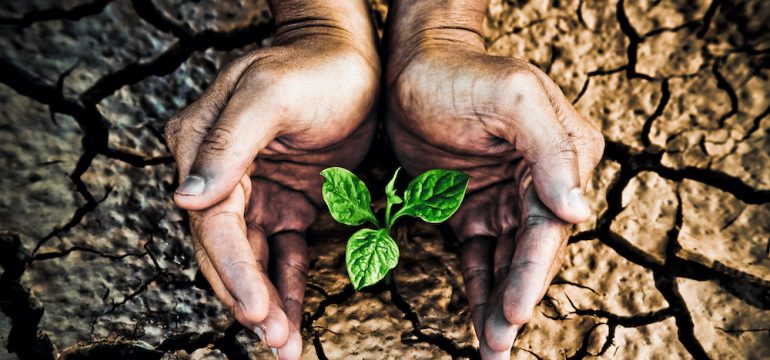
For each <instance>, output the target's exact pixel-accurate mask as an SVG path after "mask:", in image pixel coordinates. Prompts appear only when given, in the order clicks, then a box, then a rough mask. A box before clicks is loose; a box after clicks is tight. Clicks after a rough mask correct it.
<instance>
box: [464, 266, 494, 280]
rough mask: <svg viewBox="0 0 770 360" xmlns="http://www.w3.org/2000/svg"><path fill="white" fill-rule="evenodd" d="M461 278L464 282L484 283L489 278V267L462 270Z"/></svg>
mask: <svg viewBox="0 0 770 360" xmlns="http://www.w3.org/2000/svg"><path fill="white" fill-rule="evenodd" d="M463 279H465V283H472V282H474V281H482V282H484V283H486V282H488V281H489V280H490V274H489V269H487V268H485V267H480V266H479V267H473V268H470V269H465V270H464V271H463Z"/></svg>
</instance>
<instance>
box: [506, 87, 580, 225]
mask: <svg viewBox="0 0 770 360" xmlns="http://www.w3.org/2000/svg"><path fill="white" fill-rule="evenodd" d="M528 74H529V72H526V73H523V74H518V75H517V77H516V78H515V79H514V80H512V82H514V83H515V87H514V90H512V91H511V92H510V93H509V95H511V96H513V97H514V101H513V102H512V106H511V107H510V111H511V114H512V115H513V118H514V120H515V121H512V122H511V123H510V131H509V135H508V137H509V141H512V143H513V144H514V145H515V146H516V148H517V150H519V151H521V153H522V155H523V157H524V159H525V160H526V161H527V163H528V164H529V165H530V167H531V170H532V178H533V180H534V184H535V189H536V190H537V193H538V195H539V196H540V198H541V199H542V200H543V203H544V204H545V205H546V206H547V207H548V208H549V209H551V210H552V211H553V212H554V213H555V214H556V215H557V216H559V218H561V219H563V220H564V221H567V222H571V223H579V222H582V221H585V220H587V219H588V217H589V215H590V209H589V208H588V203H587V202H586V200H585V197H584V196H583V190H582V188H581V187H580V176H579V169H578V159H577V149H576V147H575V143H574V141H573V139H572V138H571V137H570V136H569V133H568V131H567V130H566V129H565V128H564V127H563V126H562V124H561V123H560V122H559V120H558V118H557V116H556V113H555V111H554V109H553V106H552V105H551V103H550V101H549V99H548V96H547V94H546V92H545V91H544V90H543V86H542V84H541V81H540V80H539V79H538V78H537V77H536V76H535V75H528Z"/></svg>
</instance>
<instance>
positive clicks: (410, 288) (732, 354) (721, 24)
mask: <svg viewBox="0 0 770 360" xmlns="http://www.w3.org/2000/svg"><path fill="white" fill-rule="evenodd" d="M371 9H372V16H373V18H374V20H375V23H377V24H378V26H379V27H380V28H381V27H382V24H383V22H384V19H385V16H386V15H387V3H386V2H381V1H374V0H372V2H371ZM768 19H770V3H769V2H765V1H760V0H757V1H749V0H746V1H720V0H713V1H665V0H663V1H660V0H659V1H630V0H629V1H566V0H562V1H501V0H492V1H491V5H490V7H489V10H488V14H487V16H486V19H485V24H484V36H485V39H486V41H487V46H488V49H489V51H490V52H491V53H494V54H497V55H500V56H511V57H521V58H526V59H528V60H530V61H531V62H532V63H534V64H536V65H538V66H539V67H540V68H541V69H543V70H544V71H545V72H547V73H548V74H549V75H550V76H551V77H552V78H553V79H554V80H555V81H556V82H557V83H558V84H559V85H560V86H561V87H562V89H563V90H564V92H565V94H566V95H567V96H568V97H569V98H571V99H573V102H574V104H575V106H576V107H577V109H578V110H579V111H581V112H582V113H583V114H585V115H586V117H587V118H589V119H591V120H592V121H594V123H595V124H596V125H597V126H599V127H600V128H601V129H602V132H603V133H604V136H605V138H606V141H607V149H606V151H605V154H604V158H603V160H602V162H601V163H600V164H599V166H598V168H597V169H596V172H595V174H594V176H593V180H592V182H591V183H590V185H589V189H588V194H589V196H590V198H591V199H592V200H591V203H592V206H593V208H594V211H595V213H596V214H597V215H596V217H595V218H594V219H593V220H592V221H589V222H588V223H586V224H581V225H580V226H578V227H577V228H576V229H575V232H574V234H573V236H572V238H571V239H570V245H569V247H568V253H567V256H566V259H565V262H564V265H563V268H562V271H561V272H560V274H559V275H558V276H557V277H556V279H555V280H554V282H553V284H552V285H551V287H550V288H549V290H548V292H547V294H546V296H545V298H544V299H543V301H542V302H541V303H540V304H539V305H538V307H537V308H536V311H535V313H534V314H535V315H534V317H533V319H532V320H531V321H530V322H529V324H527V326H526V327H525V328H524V330H523V331H521V332H520V334H519V337H518V339H517V340H516V343H515V347H514V349H513V351H512V356H513V357H514V358H523V359H526V358H536V359H550V358H570V359H573V358H585V357H600V358H696V359H705V358H715V359H716V358H763V357H767V356H768V354H770V171H768V168H770V94H769V90H768V89H770V21H769V20H768ZM272 32H273V28H272V25H271V24H270V14H269V11H268V10H267V7H266V4H265V1H260V0H240V1H237V0H227V1H224V0H223V1H215V0H200V1H192V2H184V1H181V0H95V1H94V0H90V1H89V0H65V1H45V0H35V1H15V2H11V1H5V2H2V3H0V34H1V35H0V49H1V51H2V55H0V67H2V71H0V104H2V107H0V154H2V157H0V167H2V169H4V170H3V171H4V175H3V176H2V177H0V186H2V187H1V189H2V196H0V271H2V275H1V276H0V309H1V310H2V313H0V345H2V346H0V359H16V358H21V359H57V358H61V359H104V358H110V357H112V358H134V359H221V358H227V359H249V358H258V359H261V358H267V357H268V356H270V352H269V350H268V349H267V348H265V347H264V346H263V345H262V344H260V342H259V340H258V338H257V337H256V336H254V335H253V334H250V333H249V332H248V331H246V330H244V329H242V328H241V327H240V326H239V325H238V324H237V323H234V322H233V320H232V318H231V317H230V316H229V315H228V314H227V313H226V312H225V311H224V309H223V308H222V306H221V305H220V304H219V302H218V301H217V300H216V298H215V296H214V294H213V292H212V291H211V289H210V288H209V286H208V284H207V283H206V281H205V280H204V279H203V278H202V276H201V275H200V274H199V273H198V272H197V269H196V265H195V261H194V259H193V256H192V249H191V245H190V244H189V243H188V241H187V237H188V231H187V223H186V217H185V215H184V214H183V213H182V212H181V211H179V210H177V209H176V208H175V207H174V205H173V203H172V200H171V197H170V194H171V193H172V191H173V189H174V188H175V186H176V184H175V176H174V172H175V169H174V165H173V160H172V158H171V157H170V155H169V152H168V150H167V148H166V146H165V144H164V141H163V138H162V136H161V135H160V132H159V131H160V129H162V127H163V125H164V122H165V120H166V119H168V118H169V117H170V116H171V115H172V114H173V113H175V112H176V111H177V110H179V109H180V108H182V107H183V106H184V105H185V104H186V103H188V102H190V101H192V100H194V99H195V98H197V97H198V95H199V94H200V93H201V92H202V91H203V89H205V87H206V85H207V84H208V83H209V82H210V81H211V80H212V79H213V76H214V75H215V73H216V70H217V69H218V68H220V67H221V66H222V65H223V64H226V63H227V62H228V61H229V60H230V59H232V58H233V57H235V56H237V55H238V54H240V53H242V52H244V51H247V50H250V49H254V48H258V47H262V46H269V44H270V42H271V35H272ZM396 166H397V163H396V161H395V159H394V158H393V155H392V154H391V152H390V151H389V150H388V147H387V144H386V140H385V139H383V138H382V135H379V136H378V139H377V141H376V143H375V145H374V147H373V149H372V151H371V153H370V154H369V155H368V157H367V159H366V161H365V163H364V164H363V165H362V167H361V168H360V169H359V170H358V171H357V172H358V173H359V174H361V175H362V177H363V178H364V180H365V181H366V182H367V183H369V184H371V185H370V188H374V189H382V188H383V186H384V183H385V182H386V181H387V179H386V176H387V175H389V174H390V173H391V172H392V170H393V169H394V168H395V167H396ZM381 195H382V194H379V193H374V194H373V198H378V197H380V196H381ZM397 233H398V236H397V238H398V241H399V244H400V246H401V247H402V259H401V262H400V264H399V266H398V268H397V269H396V270H395V271H394V272H393V275H392V281H390V282H389V283H383V284H380V285H377V286H375V287H373V288H371V289H368V290H366V291H364V292H359V293H356V292H354V291H353V290H352V287H351V286H350V285H349V284H348V281H347V278H346V274H345V270H344V242H345V240H346V239H347V237H348V236H349V235H350V230H349V229H345V228H344V227H343V226H341V225H338V224H335V223H334V222H333V221H332V219H331V217H330V216H329V215H328V214H322V215H321V216H320V218H319V219H318V220H317V221H316V223H315V224H314V225H313V227H312V228H311V229H310V231H309V232H308V234H307V241H308V243H309V246H310V254H311V256H312V260H311V272H310V275H309V284H308V290H307V293H306V298H305V307H304V310H305V315H304V318H303V322H302V333H303V337H304V339H305V348H304V353H303V358H305V359H342V358H368V359H380V358H404V357H405V358H425V359H434V358H439V359H440V358H471V359H478V358H479V354H478V351H477V344H478V343H477V341H476V340H475V337H474V334H473V331H472V328H471V325H470V315H469V311H468V307H467V304H466V299H465V294H464V290H463V285H462V279H461V273H460V270H459V261H458V249H459V244H458V243H457V240H456V239H454V237H453V236H452V235H451V233H450V232H448V231H447V229H445V228H442V227H437V226H432V225H428V224H424V223H419V222H412V223H409V222H406V223H405V224H404V225H402V226H400V227H398V228H397Z"/></svg>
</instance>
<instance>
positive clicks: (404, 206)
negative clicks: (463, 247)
mask: <svg viewBox="0 0 770 360" xmlns="http://www.w3.org/2000/svg"><path fill="white" fill-rule="evenodd" d="M399 170H401V168H399V169H397V170H396V172H395V173H394V174H393V178H391V179H390V182H388V184H387V186H385V196H386V200H387V203H386V205H385V222H384V223H382V225H380V222H379V221H378V220H377V218H376V217H375V216H374V213H373V212H372V207H371V195H370V194H369V189H367V188H366V185H365V184H364V182H363V181H361V179H359V178H358V177H356V176H355V175H353V173H352V172H350V171H348V170H346V169H343V168H340V167H332V168H328V169H325V170H324V171H321V175H323V177H324V178H325V179H326V180H325V181H324V183H323V189H322V192H323V198H324V201H325V202H326V206H328V207H329V212H330V213H331V215H332V217H333V218H334V220H337V221H338V222H340V223H343V224H346V225H352V226H358V225H361V224H363V223H365V222H367V221H368V222H370V223H371V224H372V225H374V226H376V230H374V229H361V230H358V231H356V232H355V233H354V234H353V235H352V236H351V237H350V239H348V243H347V246H346V250H345V264H346V265H347V268H348V277H349V278H350V281H351V282H352V283H353V286H354V287H355V289H356V291H358V290H360V289H361V288H363V287H365V286H369V285H373V284H376V283H377V282H378V281H380V280H382V278H383V277H385V275H386V274H387V273H388V271H390V269H393V268H394V267H396V264H398V257H399V251H398V245H396V242H395V241H394V240H393V238H392V237H391V235H390V229H391V227H392V226H393V223H395V222H396V220H397V219H398V218H399V217H401V216H404V215H408V216H414V217H418V218H420V219H423V220H424V221H427V222H429V223H434V224H437V223H441V222H444V221H446V219H449V217H450V216H452V214H454V213H455V211H457V209H458V208H459V207H460V203H462V201H463V197H465V190H466V189H467V187H468V180H469V179H470V177H469V176H468V175H467V174H465V173H463V172H460V171H456V170H439V169H435V170H428V171H426V172H424V173H422V174H420V176H418V177H416V178H414V180H412V181H411V182H410V183H409V185H408V186H407V188H406V191H404V196H403V198H402V197H400V196H398V194H396V189H395V183H396V177H397V176H398V172H399ZM399 204H401V207H400V208H399V209H398V211H396V212H395V214H393V216H391V212H392V211H393V210H394V209H393V206H394V205H399Z"/></svg>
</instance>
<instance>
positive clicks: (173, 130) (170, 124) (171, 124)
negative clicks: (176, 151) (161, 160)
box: [163, 115, 182, 148]
mask: <svg viewBox="0 0 770 360" xmlns="http://www.w3.org/2000/svg"><path fill="white" fill-rule="evenodd" d="M181 122H182V119H181V118H180V117H179V116H177V115H175V116H173V117H171V119H169V120H168V121H167V122H166V125H165V126H164V127H163V138H164V139H165V140H166V144H168V146H169V147H172V148H173V147H174V146H175V145H176V142H177V137H178V136H179V131H180V130H181Z"/></svg>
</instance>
